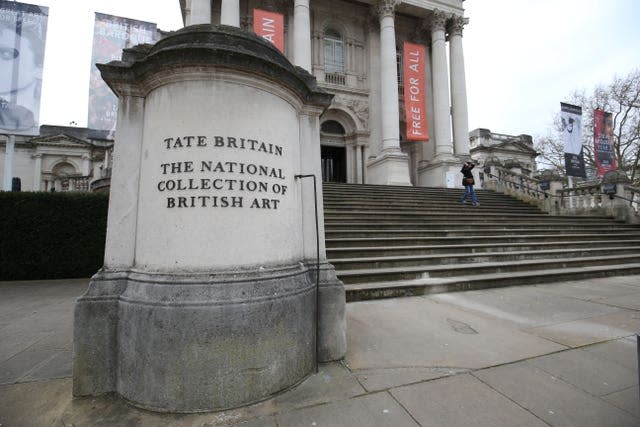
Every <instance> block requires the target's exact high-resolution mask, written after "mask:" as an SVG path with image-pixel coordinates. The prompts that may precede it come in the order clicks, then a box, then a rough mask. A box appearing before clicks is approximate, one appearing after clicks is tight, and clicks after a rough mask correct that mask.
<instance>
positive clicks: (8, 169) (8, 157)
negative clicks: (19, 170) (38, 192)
mask: <svg viewBox="0 0 640 427" xmlns="http://www.w3.org/2000/svg"><path fill="white" fill-rule="evenodd" d="M15 146H16V136H15V135H9V137H8V140H7V142H6V143H5V146H4V147H5V157H4V184H3V186H2V189H3V190H4V191H11V181H12V179H13V152H14V151H15Z"/></svg>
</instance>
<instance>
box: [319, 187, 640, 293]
mask: <svg viewBox="0 0 640 427" xmlns="http://www.w3.org/2000/svg"><path fill="white" fill-rule="evenodd" d="M323 191H324V218H325V239H326V248H327V258H328V259H329V262H331V263H332V264H333V265H334V266H335V268H336V272H337V274H338V277H339V278H340V279H341V280H342V281H343V282H344V284H345V289H346V293H347V301H359V300H366V299H376V298H389V297H399V296H413V295H422V294H428V293H437V292H451V291H461V290H470V289H482V288H489V287H498V286H513V285H523V284H534V283H545V282H552V281H560V280H572V279H579V278H587V277H604V276H616V275H630V274H640V227H639V226H634V225H627V224H624V223H619V222H615V221H614V220H612V219H611V218H605V217H585V216H562V217H560V216H550V215H548V214H546V213H544V212H542V211H540V210H539V209H537V208H536V207H533V206H530V205H528V204H525V203H524V202H521V201H518V200H516V199H514V198H511V197H509V196H506V195H503V194H499V193H495V192H492V191H487V190H478V191H477V193H478V198H479V201H480V206H478V207H473V206H471V204H470V203H469V202H468V203H467V204H466V205H461V204H460V203H459V200H460V197H461V196H462V192H463V190H462V189H442V188H420V187H392V186H376V185H355V184H327V183H325V184H324V187H323Z"/></svg>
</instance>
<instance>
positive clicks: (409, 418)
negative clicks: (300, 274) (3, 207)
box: [0, 276, 640, 427]
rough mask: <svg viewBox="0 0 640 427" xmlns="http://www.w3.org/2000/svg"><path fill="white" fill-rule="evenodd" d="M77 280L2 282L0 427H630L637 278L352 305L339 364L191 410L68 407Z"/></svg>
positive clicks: (635, 413) (639, 393)
mask: <svg viewBox="0 0 640 427" xmlns="http://www.w3.org/2000/svg"><path fill="white" fill-rule="evenodd" d="M87 284H88V279H84V280H65V281H36V282H0V427H14V426H15V427H22V426H37V427H43V426H55V427H63V426H76V427H81V426H110V427H112V426H145V427H146V426H150V427H151V426H153V427H164V426H198V427H208V426H227V425H238V426H243V427H256V426H260V427H262V426H264V427H288V426H295V427H299V426H330V427H340V426H349V427H357V426H363V427H364V426H366V427H372V426H374V427H375V426H384V427H387V426H393V427H396V426H447V427H451V426H491V427H500V426H509V427H512V426H580V427H585V426H598V427H601V426H616V427H618V426H640V390H639V389H638V359H637V357H638V346H637V336H636V332H638V331H640V276H626V277H611V278H603V279H591V280H579V281H573V282H559V283H549V284H544V285H535V286H534V285H529V286H520V287H508V288H498V289H488V290H481V291H469V292H457V293H447V294H438V295H431V296H423V297H412V298H397V299H387V300H377V301H365V302H355V303H349V304H348V305H347V333H348V352H347V356H346V358H345V360H344V361H342V362H336V363H328V364H323V365H321V366H320V368H319V372H318V373H317V374H312V375H311V376H309V377H308V378H307V379H306V380H305V381H303V382H302V383H301V384H299V385H298V386H297V387H294V388H293V389H291V390H289V391H286V392H283V393H281V394H278V395H277V396H274V397H273V398H271V399H268V400H265V401H263V402H260V403H258V404H255V405H251V406H247V407H243V408H238V409H233V410H228V411H223V412H214V413H202V414H161V413H154V412H149V411H145V410H142V409H138V408H135V407H133V406H130V405H129V404H128V403H127V402H125V401H123V400H122V399H121V398H119V397H117V396H115V395H106V396H101V397H96V398H83V399H74V398H73V397H72V395H71V358H72V330H73V305H74V301H75V299H76V298H78V297H79V296H80V295H82V293H83V292H84V290H85V289H86V287H87Z"/></svg>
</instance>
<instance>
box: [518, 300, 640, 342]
mask: <svg viewBox="0 0 640 427" xmlns="http://www.w3.org/2000/svg"><path fill="white" fill-rule="evenodd" d="M639 329H640V313H639V312H637V311H632V310H626V309H618V310H617V311H616V312H613V313H610V314H606V315H602V316H594V317H586V318H584V319H577V320H573V321H569V322H559V323H556V324H553V325H546V326H541V327H535V328H525V329H523V330H525V331H527V332H530V333H532V334H535V335H537V336H539V337H542V338H547V339H549V340H551V341H553V342H557V343H559V344H562V345H566V346H568V347H580V346H584V345H589V344H594V343H598V342H602V341H607V340H614V339H617V338H622V337H627V336H629V335H631V334H633V333H634V332H635V331H637V330H639Z"/></svg>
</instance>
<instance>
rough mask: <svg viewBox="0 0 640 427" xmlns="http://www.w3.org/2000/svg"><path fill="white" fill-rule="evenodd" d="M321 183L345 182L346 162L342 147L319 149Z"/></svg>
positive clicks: (323, 147) (322, 147)
mask: <svg viewBox="0 0 640 427" xmlns="http://www.w3.org/2000/svg"><path fill="white" fill-rule="evenodd" d="M320 158H321V161H322V182H347V162H346V151H345V148H344V147H329V146H325V145H323V146H321V147H320Z"/></svg>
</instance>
